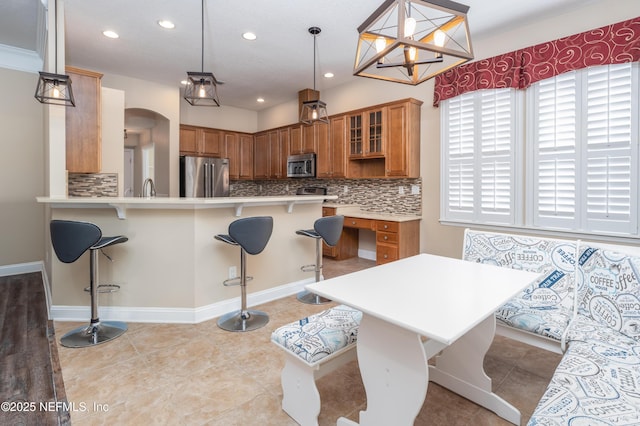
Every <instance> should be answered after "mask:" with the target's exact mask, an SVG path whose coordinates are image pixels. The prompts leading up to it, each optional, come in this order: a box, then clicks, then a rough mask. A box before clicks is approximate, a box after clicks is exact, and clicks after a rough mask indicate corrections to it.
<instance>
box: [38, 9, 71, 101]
mask: <svg viewBox="0 0 640 426" xmlns="http://www.w3.org/2000/svg"><path fill="white" fill-rule="evenodd" d="M53 2H54V22H55V24H54V25H55V28H54V37H53V41H54V43H55V73H49V72H44V71H40V72H39V74H40V78H38V84H37V86H36V93H35V95H34V96H35V98H36V99H37V100H38V101H39V102H40V103H43V104H53V105H63V106H72V107H74V106H76V102H75V100H74V99H73V90H71V79H70V78H69V76H68V75H65V74H58V0H53Z"/></svg>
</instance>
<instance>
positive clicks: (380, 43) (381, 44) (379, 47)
mask: <svg viewBox="0 0 640 426" xmlns="http://www.w3.org/2000/svg"><path fill="white" fill-rule="evenodd" d="M385 47H387V41H386V40H385V39H384V37H382V36H380V37H378V38H376V51H377V52H378V53H380V52H382V51H383V50H384V48H385Z"/></svg>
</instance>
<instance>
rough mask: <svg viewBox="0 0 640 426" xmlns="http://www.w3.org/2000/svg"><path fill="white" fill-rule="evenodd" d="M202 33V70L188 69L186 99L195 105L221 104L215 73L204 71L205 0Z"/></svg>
mask: <svg viewBox="0 0 640 426" xmlns="http://www.w3.org/2000/svg"><path fill="white" fill-rule="evenodd" d="M201 16H202V26H201V29H202V33H201V37H202V38H201V42H202V44H201V47H202V49H201V60H202V62H201V68H200V69H201V71H200V72H197V71H187V85H186V87H185V89H184V99H185V100H186V101H187V102H189V103H190V104H191V105H193V106H218V107H219V106H220V99H219V98H218V85H220V84H223V83H222V82H221V81H218V80H217V79H216V77H215V76H214V75H213V73H210V72H205V71H204V0H202V14H201Z"/></svg>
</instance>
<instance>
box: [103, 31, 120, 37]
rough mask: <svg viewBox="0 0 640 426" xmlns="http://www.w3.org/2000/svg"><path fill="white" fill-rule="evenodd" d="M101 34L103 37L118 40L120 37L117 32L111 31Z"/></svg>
mask: <svg viewBox="0 0 640 426" xmlns="http://www.w3.org/2000/svg"><path fill="white" fill-rule="evenodd" d="M102 34H103V35H104V36H105V37H109V38H118V37H120V36H119V35H118V33H117V32H115V31H111V30H105V31H103V32H102Z"/></svg>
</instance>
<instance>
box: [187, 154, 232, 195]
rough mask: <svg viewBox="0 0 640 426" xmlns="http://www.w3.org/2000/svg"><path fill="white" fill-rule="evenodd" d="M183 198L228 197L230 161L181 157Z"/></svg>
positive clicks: (226, 159)
mask: <svg viewBox="0 0 640 426" xmlns="http://www.w3.org/2000/svg"><path fill="white" fill-rule="evenodd" d="M180 196H181V197H228V196H229V159H228V158H210V157H192V156H188V155H181V156H180Z"/></svg>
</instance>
